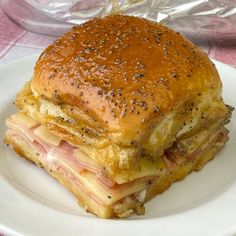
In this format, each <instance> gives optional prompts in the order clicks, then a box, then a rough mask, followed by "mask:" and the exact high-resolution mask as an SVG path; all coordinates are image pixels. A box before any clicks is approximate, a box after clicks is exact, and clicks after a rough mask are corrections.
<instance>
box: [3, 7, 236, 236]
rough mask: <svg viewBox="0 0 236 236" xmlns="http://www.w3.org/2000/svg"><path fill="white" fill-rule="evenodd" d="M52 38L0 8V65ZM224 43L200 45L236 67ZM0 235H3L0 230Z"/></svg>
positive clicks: (233, 52) (235, 56)
mask: <svg viewBox="0 0 236 236" xmlns="http://www.w3.org/2000/svg"><path fill="white" fill-rule="evenodd" d="M54 40H55V37H52V36H46V35H39V34H35V33H32V32H28V31H26V30H25V29H23V28H21V27H20V26H18V25H17V24H15V23H13V22H12V21H11V20H10V19H9V18H8V17H7V16H6V15H5V14H4V12H3V11H2V9H1V8H0V65H1V64H5V63H10V62H12V61H14V60H16V59H19V58H22V57H25V56H30V55H33V54H37V53H40V52H42V50H43V49H44V48H45V47H47V46H48V45H49V44H50V43H51V42H53V41H54ZM235 41H236V40H235ZM226 44H227V43H225V45H226ZM225 45H224V42H221V43H220V44H217V43H212V42H208V41H206V42H204V46H201V45H200V46H201V48H202V49H203V50H204V51H205V52H206V53H207V54H208V55H209V56H210V57H211V58H213V59H215V60H218V61H221V62H223V63H226V64H228V65H231V66H233V67H236V42H235V44H234V45H232V44H231V45H227V46H225ZM0 236H3V234H1V232H0Z"/></svg>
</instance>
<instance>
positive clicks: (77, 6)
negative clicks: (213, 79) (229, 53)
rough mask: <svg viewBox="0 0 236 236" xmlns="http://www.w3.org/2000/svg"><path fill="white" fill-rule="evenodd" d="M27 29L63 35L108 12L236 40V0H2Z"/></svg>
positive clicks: (198, 35) (193, 33)
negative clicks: (74, 27) (76, 26)
mask: <svg viewBox="0 0 236 236" xmlns="http://www.w3.org/2000/svg"><path fill="white" fill-rule="evenodd" d="M0 3H1V6H2V8H3V10H4V11H5V13H7V15H8V16H9V17H10V18H12V19H13V20H14V21H15V22H17V23H18V24H20V25H22V26H23V27H25V28H27V29H28V30H31V31H34V32H37V33H43V34H49V35H60V34H61V33H62V32H64V31H66V30H68V28H70V27H71V25H72V24H80V23H82V22H84V21H87V20H89V19H91V18H93V17H98V16H106V15H109V14H128V15H135V16H140V17H144V18H147V19H151V20H155V21H157V22H161V23H163V24H165V25H167V26H169V27H171V28H173V29H174V30H176V31H179V32H181V33H183V34H185V35H186V36H187V37H189V38H191V39H193V40H194V39H210V40H216V41H218V42H225V41H227V42H231V43H232V42H233V43H236V0H165V1H164V0H156V1H154V0H67V1H65V0H54V1H53V0H51V1H50V0H0Z"/></svg>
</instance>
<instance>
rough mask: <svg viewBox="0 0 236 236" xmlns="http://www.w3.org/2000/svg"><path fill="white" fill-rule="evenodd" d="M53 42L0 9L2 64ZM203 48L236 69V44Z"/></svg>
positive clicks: (35, 51) (0, 56)
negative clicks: (12, 19)
mask: <svg viewBox="0 0 236 236" xmlns="http://www.w3.org/2000/svg"><path fill="white" fill-rule="evenodd" d="M53 40H54V37H51V36H45V35H38V34H35V33H31V32H28V31H26V30H24V29H22V28H21V27H19V26H18V25H16V24H15V23H13V22H12V21H11V20H10V19H8V18H7V17H6V15H5V14H4V13H3V11H2V10H1V8H0V64H3V63H8V62H11V61H13V60H15V59H18V58H21V57H24V56H28V55H32V54H35V53H39V52H41V51H42V50H43V48H45V47H47V46H48V45H49V44H50V43H51V42H52V41H53ZM235 41H236V40H235ZM202 48H203V50H204V51H206V52H207V53H208V55H209V56H210V57H211V58H214V59H216V60H218V61H221V62H223V63H226V64H229V65H232V66H235V67H236V43H235V45H232V46H223V43H222V42H221V44H220V45H217V44H213V43H210V42H205V43H204V46H202Z"/></svg>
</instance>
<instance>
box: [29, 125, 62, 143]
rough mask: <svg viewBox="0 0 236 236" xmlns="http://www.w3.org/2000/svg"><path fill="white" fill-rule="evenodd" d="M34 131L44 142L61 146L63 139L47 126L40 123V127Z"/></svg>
mask: <svg viewBox="0 0 236 236" xmlns="http://www.w3.org/2000/svg"><path fill="white" fill-rule="evenodd" d="M33 133H34V134H35V135H36V136H37V137H38V138H39V139H40V140H42V141H43V142H45V143H48V144H51V145H54V146H59V144H60V142H61V139H60V138H59V137H57V136H56V135H54V134H53V133H52V132H50V131H49V130H48V129H47V128H46V127H45V126H43V125H40V126H39V127H38V128H36V129H34V130H33Z"/></svg>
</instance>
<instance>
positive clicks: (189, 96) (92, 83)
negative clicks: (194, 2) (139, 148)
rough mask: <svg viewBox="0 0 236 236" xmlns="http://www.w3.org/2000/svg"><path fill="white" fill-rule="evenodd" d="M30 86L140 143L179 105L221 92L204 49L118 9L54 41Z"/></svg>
mask: <svg viewBox="0 0 236 236" xmlns="http://www.w3.org/2000/svg"><path fill="white" fill-rule="evenodd" d="M31 87H32V90H33V92H34V95H35V96H36V95H40V96H42V97H43V98H44V99H46V100H50V101H52V102H53V103H56V104H59V105H60V104H62V105H63V104H67V105H72V106H74V107H77V108H79V110H81V111H82V112H83V113H84V116H86V115H88V116H89V117H90V119H92V120H93V122H94V126H95V129H96V127H98V128H97V129H99V130H103V131H102V132H106V135H107V134H109V133H113V134H114V135H116V141H117V142H118V141H119V142H121V143H123V145H130V143H132V141H133V144H134V145H135V144H137V145H138V143H139V142H140V140H141V139H144V138H145V137H147V136H149V134H150V132H151V131H152V128H153V125H156V124H157V123H158V121H159V120H161V119H162V118H163V117H165V115H166V114H168V112H169V111H171V110H172V109H173V108H174V107H176V106H177V105H180V104H183V103H184V102H185V101H194V100H195V98H196V97H197V96H198V95H201V94H206V93H209V94H211V96H212V97H214V98H216V99H218V97H219V95H220V92H221V82H220V79H219V75H218V73H217V71H216V69H215V67H214V64H213V63H212V62H211V61H210V60H209V59H208V57H207V56H206V55H205V53H204V52H202V51H201V49H199V48H198V47H196V46H194V45H193V44H192V43H191V42H189V41H188V40H186V39H185V38H183V37H182V36H181V35H180V34H178V33H176V32H174V31H173V30H171V29H168V28H166V27H164V26H163V25H161V24H157V23H155V22H151V21H147V20H145V19H140V18H137V17H131V16H120V15H116V16H108V17H106V18H102V19H100V18H97V19H93V20H91V21H89V22H87V23H85V24H82V25H79V26H75V27H74V28H72V29H71V30H70V31H69V32H68V33H66V34H64V35H63V36H62V37H61V38H59V39H58V40H56V41H55V42H54V43H53V44H52V45H51V46H49V47H48V48H47V49H46V50H45V51H44V52H43V53H42V55H41V56H40V58H39V60H38V62H37V64H36V66H35V71H34V76H33V80H32V84H31ZM99 133H100V134H101V132H99Z"/></svg>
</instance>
